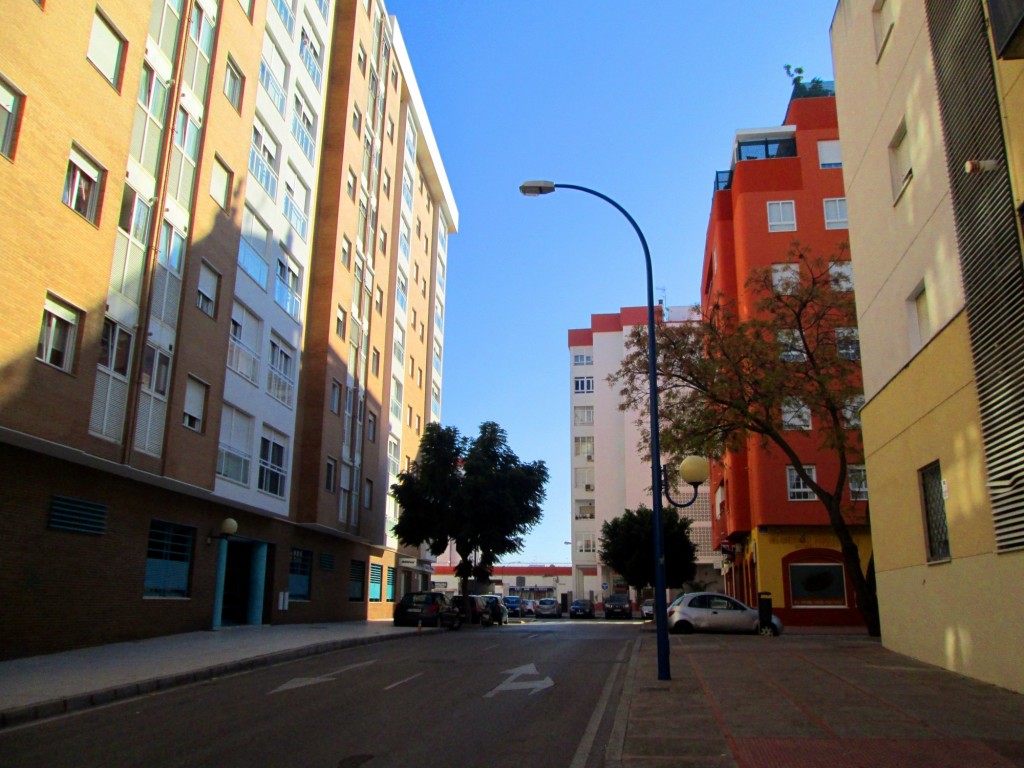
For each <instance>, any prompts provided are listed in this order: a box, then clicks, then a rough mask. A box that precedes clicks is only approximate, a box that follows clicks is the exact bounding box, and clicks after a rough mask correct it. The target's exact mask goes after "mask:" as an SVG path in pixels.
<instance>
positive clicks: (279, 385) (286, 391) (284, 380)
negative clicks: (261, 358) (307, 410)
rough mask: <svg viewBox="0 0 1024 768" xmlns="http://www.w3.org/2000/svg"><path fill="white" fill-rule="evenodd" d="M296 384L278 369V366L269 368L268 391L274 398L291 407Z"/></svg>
mask: <svg viewBox="0 0 1024 768" xmlns="http://www.w3.org/2000/svg"><path fill="white" fill-rule="evenodd" d="M294 389H295V385H294V384H293V383H292V380H291V379H289V378H288V377H287V376H285V375H284V374H283V373H281V372H280V371H278V370H277V369H276V368H273V367H270V368H267V392H268V393H269V394H270V396H271V397H272V398H274V399H275V400H278V401H280V402H282V403H284V404H285V405H287V406H288V407H289V408H290V407H291V404H292V392H293V390H294Z"/></svg>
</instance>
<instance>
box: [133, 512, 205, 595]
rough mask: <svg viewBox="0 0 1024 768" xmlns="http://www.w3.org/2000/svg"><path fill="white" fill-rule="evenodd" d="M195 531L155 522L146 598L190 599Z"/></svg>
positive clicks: (149, 547)
mask: <svg viewBox="0 0 1024 768" xmlns="http://www.w3.org/2000/svg"><path fill="white" fill-rule="evenodd" d="M194 542H195V528H189V527H187V526H184V525H175V524H174V523H164V522H161V521H159V520H154V521H153V522H151V523H150V525H149V544H148V545H147V547H146V575H145V578H144V581H143V595H145V596H146V597H188V596H189V572H190V571H191V570H192V568H191V566H192V547H193V543H194Z"/></svg>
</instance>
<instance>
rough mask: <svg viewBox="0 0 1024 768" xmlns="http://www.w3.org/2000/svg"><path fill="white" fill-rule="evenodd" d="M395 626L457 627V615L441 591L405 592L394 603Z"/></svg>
mask: <svg viewBox="0 0 1024 768" xmlns="http://www.w3.org/2000/svg"><path fill="white" fill-rule="evenodd" d="M393 618H394V622H395V626H396V627H402V626H413V627H415V626H418V625H420V626H424V627H451V628H452V629H458V626H456V624H457V623H458V621H457V619H458V617H457V615H456V614H455V613H454V612H453V611H452V610H451V604H450V603H449V602H448V598H447V597H446V596H445V594H444V593H443V592H406V593H405V594H404V595H402V599H401V600H399V601H398V602H397V603H395V610H394V614H393Z"/></svg>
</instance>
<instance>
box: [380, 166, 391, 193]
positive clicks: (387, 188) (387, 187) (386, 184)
mask: <svg viewBox="0 0 1024 768" xmlns="http://www.w3.org/2000/svg"><path fill="white" fill-rule="evenodd" d="M382 186H383V188H384V197H386V198H388V199H389V200H390V199H391V174H390V173H388V172H387V171H384V177H383V182H382Z"/></svg>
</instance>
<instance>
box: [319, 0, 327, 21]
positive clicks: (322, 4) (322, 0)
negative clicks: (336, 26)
mask: <svg viewBox="0 0 1024 768" xmlns="http://www.w3.org/2000/svg"><path fill="white" fill-rule="evenodd" d="M316 7H317V8H319V9H320V14H321V15H322V16H323V17H324V21H327V15H328V14H329V13H330V0H316Z"/></svg>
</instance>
